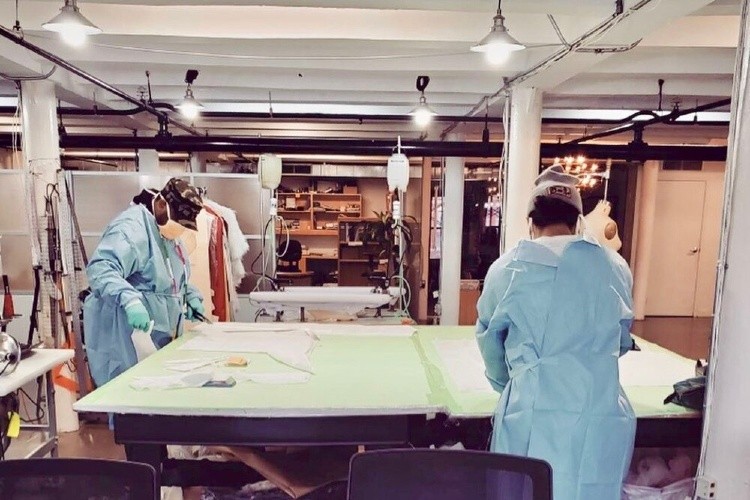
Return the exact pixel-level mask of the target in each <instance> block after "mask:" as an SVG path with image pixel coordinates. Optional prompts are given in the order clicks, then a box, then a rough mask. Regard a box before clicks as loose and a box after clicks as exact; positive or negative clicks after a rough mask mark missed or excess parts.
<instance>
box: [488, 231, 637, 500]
mask: <svg viewBox="0 0 750 500" xmlns="http://www.w3.org/2000/svg"><path fill="white" fill-rule="evenodd" d="M631 286H632V277H631V275H630V270H629V269H628V267H627V265H626V264H625V262H624V260H623V259H622V258H621V257H620V256H619V255H617V254H615V253H614V252H613V251H611V250H609V249H607V248H603V247H601V246H599V245H598V244H597V243H596V241H595V240H593V239H592V238H591V237H589V236H583V237H577V238H573V239H572V240H570V241H568V244H567V246H565V248H564V250H563V251H562V252H561V253H559V254H558V253H556V252H555V251H553V250H551V249H550V248H548V247H547V246H545V245H543V244H541V243H537V242H532V241H527V240H525V241H522V242H521V243H520V244H519V246H518V247H517V248H515V249H513V250H511V251H510V252H508V253H507V254H505V255H504V256H503V257H501V258H500V259H498V260H497V261H496V262H495V263H494V264H493V265H492V267H491V268H490V270H489V273H488V274H487V278H486V280H485V289H484V291H483V293H482V296H481V298H480V300H479V303H478V306H477V309H478V312H479V320H478V322H477V340H478V343H479V347H480V350H481V352H482V357H483V359H484V362H485V366H486V375H487V378H488V379H489V381H490V383H491V385H492V386H493V387H494V388H495V389H496V390H497V391H498V392H501V393H502V396H501V398H500V402H499V404H498V407H497V410H496V413H495V420H494V429H493V436H492V450H493V451H495V452H499V453H508V454H511V455H521V456H529V457H534V458H539V459H543V460H546V461H547V462H549V463H550V464H551V465H552V470H553V484H554V497H555V498H556V499H560V500H602V499H619V498H620V494H621V489H622V481H623V479H624V477H625V474H626V473H627V469H628V465H629V462H630V457H631V454H632V450H633V442H634V438H635V415H634V413H633V410H632V408H631V406H630V403H629V402H628V400H627V397H626V396H625V394H624V392H623V391H622V388H621V387H620V383H619V373H618V361H617V360H618V357H619V356H621V355H623V354H625V353H626V352H628V350H629V349H630V348H631V346H632V339H631V337H630V333H629V332H630V325H631V322H632V318H633V315H632V312H631V309H632V305H631V304H632V297H631Z"/></svg>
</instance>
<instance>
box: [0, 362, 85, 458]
mask: <svg viewBox="0 0 750 500" xmlns="http://www.w3.org/2000/svg"><path fill="white" fill-rule="evenodd" d="M33 353H34V354H33V355H31V356H29V357H28V358H24V359H22V360H21V362H20V363H19V364H18V368H16V370H15V371H14V372H13V373H10V374H8V375H3V376H0V397H5V396H8V395H9V394H11V393H13V392H15V391H18V390H19V389H20V388H22V387H23V386H25V385H26V384H28V383H30V382H33V381H34V380H36V379H37V378H38V377H41V376H44V377H45V379H46V380H45V382H46V383H45V388H46V390H45V394H46V402H47V411H46V423H39V424H34V425H26V424H24V425H22V426H21V429H22V431H21V435H20V436H19V437H18V438H16V439H13V440H12V441H11V443H10V446H9V448H8V449H7V450H6V452H5V458H6V459H21V458H37V457H43V456H45V455H48V454H49V455H51V456H53V457H54V456H57V422H56V420H55V419H56V413H55V391H54V385H53V381H52V370H53V369H54V368H55V367H56V366H59V365H61V364H62V363H65V362H67V361H70V360H71V359H73V350H72V349H34V350H33ZM39 396H41V394H39V395H37V397H39Z"/></svg>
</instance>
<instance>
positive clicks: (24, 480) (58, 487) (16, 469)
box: [0, 458, 161, 500]
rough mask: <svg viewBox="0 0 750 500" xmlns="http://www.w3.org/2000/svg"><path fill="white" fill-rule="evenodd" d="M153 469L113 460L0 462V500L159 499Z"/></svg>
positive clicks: (57, 459) (50, 459)
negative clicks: (0, 499)
mask: <svg viewBox="0 0 750 500" xmlns="http://www.w3.org/2000/svg"><path fill="white" fill-rule="evenodd" d="M160 496H161V495H160V490H159V488H158V486H157V484H156V472H155V471H154V468H153V467H151V466H150V465H146V464H138V463H133V462H118V461H114V460H90V459H78V458H41V459H29V460H7V461H0V498H2V499H3V500H32V499H33V500H58V499H63V498H64V499H65V500H89V499H91V498H111V499H117V500H159V498H160Z"/></svg>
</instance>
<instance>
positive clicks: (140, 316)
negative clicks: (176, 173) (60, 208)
mask: <svg viewBox="0 0 750 500" xmlns="http://www.w3.org/2000/svg"><path fill="white" fill-rule="evenodd" d="M202 208H203V201H202V199H201V196H200V194H199V193H198V191H197V190H196V189H195V188H194V187H193V186H191V185H190V184H189V183H187V182H186V181H184V180H181V179H177V178H172V179H170V180H169V182H167V184H166V185H165V186H164V188H162V189H161V190H160V191H156V190H150V189H146V190H143V191H142V192H141V193H140V194H138V195H137V196H136V197H135V198H134V199H133V203H132V204H131V206H130V207H129V208H127V209H126V210H125V211H124V212H122V213H121V214H120V215H118V216H117V217H115V218H114V219H113V220H112V221H111V222H110V223H109V225H108V226H107V227H106V229H105V230H104V234H103V235H102V239H101V241H100V242H99V245H98V246H97V248H96V250H95V251H94V254H93V255H92V257H91V260H90V262H89V264H88V266H87V267H86V274H87V277H88V281H89V287H90V289H91V293H90V295H89V296H88V297H86V300H85V302H84V315H83V320H84V334H85V345H86V352H87V355H88V360H89V368H90V371H91V375H92V377H93V379H94V382H95V383H96V384H97V386H102V385H104V384H106V383H107V382H109V381H110V380H112V379H113V378H115V377H117V376H118V375H119V374H121V373H122V372H124V371H125V370H127V369H128V368H130V367H132V366H134V365H135V364H136V363H137V361H138V358H137V355H136V350H135V347H134V344H133V340H132V338H131V337H132V334H133V332H134V331H135V330H142V331H144V332H147V333H150V336H151V340H152V341H153V343H154V345H155V346H156V347H157V348H161V347H164V346H165V345H166V344H168V343H169V342H170V341H171V340H172V339H173V338H175V337H176V336H177V335H180V333H181V331H182V326H183V322H184V318H186V317H187V319H193V318H194V317H195V316H196V313H197V315H202V314H203V312H204V310H203V304H202V302H203V298H202V297H201V294H200V292H199V291H198V290H197V289H196V288H195V287H193V286H192V285H190V284H189V278H190V276H189V270H190V265H189V262H188V255H187V252H186V250H185V248H184V246H183V244H182V243H181V242H180V239H179V237H180V236H181V235H182V233H183V232H184V231H186V230H190V231H195V230H196V229H197V227H196V218H197V216H198V214H199V213H200V211H201V209H202Z"/></svg>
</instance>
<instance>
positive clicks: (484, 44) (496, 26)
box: [471, 1, 526, 64]
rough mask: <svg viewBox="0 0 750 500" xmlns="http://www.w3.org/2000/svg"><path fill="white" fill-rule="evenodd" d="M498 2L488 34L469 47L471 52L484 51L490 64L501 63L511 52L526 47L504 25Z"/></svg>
mask: <svg viewBox="0 0 750 500" xmlns="http://www.w3.org/2000/svg"><path fill="white" fill-rule="evenodd" d="M500 3H501V2H500V1H498V3H497V14H496V15H495V17H494V18H493V25H492V29H491V30H490V32H489V34H488V35H487V36H485V37H484V38H482V39H481V40H480V41H479V43H477V44H476V45H474V46H473V47H471V51H472V52H484V54H485V57H486V58H487V61H488V62H489V63H490V64H502V63H503V62H505V61H507V60H508V57H510V54H511V53H512V52H517V51H519V50H523V49H525V48H526V46H525V45H524V44H522V43H521V42H519V41H518V40H516V39H515V38H513V36H512V35H511V34H510V33H508V28H506V27H505V17H503V12H502V10H501V9H500Z"/></svg>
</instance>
